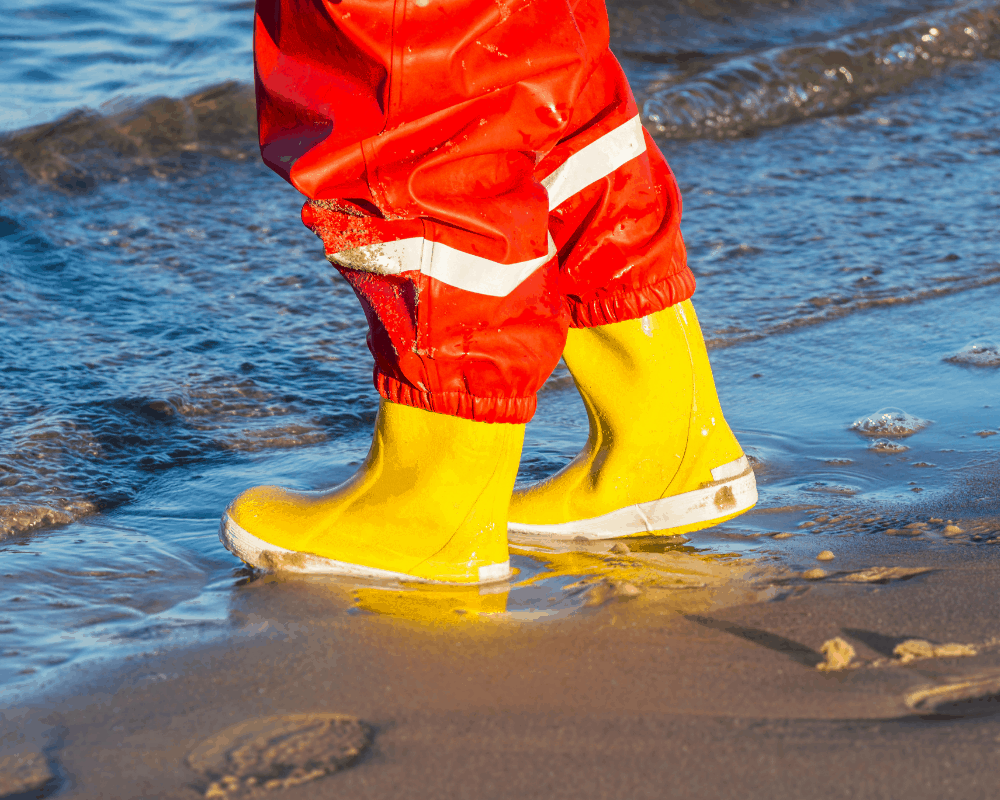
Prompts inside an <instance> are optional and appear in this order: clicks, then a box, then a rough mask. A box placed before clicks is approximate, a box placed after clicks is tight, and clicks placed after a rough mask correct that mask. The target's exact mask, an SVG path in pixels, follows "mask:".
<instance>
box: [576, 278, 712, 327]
mask: <svg viewBox="0 0 1000 800" xmlns="http://www.w3.org/2000/svg"><path fill="white" fill-rule="evenodd" d="M694 287H695V280H694V273H692V272H691V270H690V269H687V268H685V269H684V270H682V271H681V272H678V273H676V274H674V275H671V276H670V277H669V278H666V279H664V280H662V281H659V282H658V283H653V284H650V285H649V286H644V287H642V288H641V289H622V290H619V291H617V292H613V293H611V294H607V295H605V296H604V297H600V298H598V299H596V300H591V301H590V302H586V303H580V302H573V301H572V300H571V301H570V303H569V313H570V319H571V322H570V326H571V327H573V328H596V327H597V326H598V325H610V324H611V323H613V322H625V321H626V320H630V319H638V318H639V317H645V316H646V315H647V314H655V313H656V312H657V311H662V310H663V309H665V308H667V307H669V306H673V305H676V304H677V303H681V302H683V301H685V300H689V299H690V298H691V295H693V294H694Z"/></svg>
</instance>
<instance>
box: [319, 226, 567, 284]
mask: <svg viewBox="0 0 1000 800" xmlns="http://www.w3.org/2000/svg"><path fill="white" fill-rule="evenodd" d="M548 246H549V249H548V252H547V253H546V254H545V255H543V256H538V257H537V258H531V259H528V260H527V261H518V262H517V263H515V264H501V263H500V262H499V261H491V260H490V259H488V258H483V257H482V256H474V255H472V254H471V253H465V252H462V251H461V250H456V249H455V248H454V247H449V246H448V245H446V244H441V243H440V242H432V241H430V240H429V239H424V238H423V237H420V236H417V237H414V238H412V239H398V240H396V241H394V242H377V243H375V244H368V245H364V246H363V247H355V248H352V249H350V250H342V251H340V252H339V253H331V254H328V255H327V258H328V259H329V260H330V261H333V262H334V263H337V264H340V265H341V266H344V267H348V268H350V269H360V270H363V271H365V272H374V273H377V274H379V275H399V274H400V273H401V272H410V271H413V270H419V271H420V272H422V273H424V275H428V276H430V277H431V278H436V279H437V280H439V281H441V282H442V283H447V284H448V285H449V286H454V287H456V288H458V289H464V290H465V291H467V292H476V293H477V294H488V295H492V296H493V297H506V296H507V295H509V294H510V293H511V292H512V291H514V290H515V289H516V288H517V287H518V286H520V285H521V283H522V282H523V281H524V279H525V278H527V277H528V276H529V275H531V273H533V272H534V271H535V270H536V269H538V268H539V267H540V266H542V265H543V264H546V263H548V261H549V260H550V259H551V258H552V257H553V256H555V254H556V244H555V242H554V241H552V237H551V236H549V239H548Z"/></svg>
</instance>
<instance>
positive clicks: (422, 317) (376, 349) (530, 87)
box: [255, 0, 693, 422]
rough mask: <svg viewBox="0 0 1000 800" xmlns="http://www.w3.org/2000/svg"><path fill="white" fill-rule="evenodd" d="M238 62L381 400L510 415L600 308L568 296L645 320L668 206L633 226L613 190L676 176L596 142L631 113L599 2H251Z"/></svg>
mask: <svg viewBox="0 0 1000 800" xmlns="http://www.w3.org/2000/svg"><path fill="white" fill-rule="evenodd" d="M255 64H256V78H257V95H258V114H259V120H260V123H259V127H260V135H261V151H262V155H263V157H264V160H265V161H266V162H267V163H268V165H269V166H271V167H272V168H273V169H275V171H277V172H278V173H279V174H281V175H283V176H284V177H285V178H286V179H287V180H289V181H290V182H291V183H292V184H293V185H294V186H296V187H297V188H298V189H299V190H300V191H302V193H303V194H305V195H306V196H307V197H309V198H310V200H309V201H308V202H307V203H306V205H305V207H304V208H303V221H304V222H305V223H306V224H307V225H308V226H309V227H310V228H312V229H313V230H314V231H315V232H316V233H317V234H318V235H319V236H320V237H321V238H322V240H323V242H324V246H325V249H326V253H327V257H328V258H329V259H330V261H331V262H333V263H334V264H335V265H336V266H337V267H338V269H340V271H341V272H342V273H343V274H344V276H345V277H346V278H347V280H348V281H349V282H350V283H351V285H352V287H353V288H354V289H355V292H356V293H357V295H358V297H359V299H360V300H361V302H362V305H363V306H364V309H365V313H366V315H367V318H368V322H369V328H370V332H369V338H368V342H369V348H370V349H371V351H372V354H373V356H374V358H375V384H376V387H377V388H378V390H379V392H380V393H381V394H382V396H383V397H386V398H387V399H389V400H393V401H395V402H400V403H405V404H408V405H413V406H417V407H420V408H425V409H428V410H431V411H436V412H441V413H447V414H455V415H459V416H463V417H467V418H470V419H478V420H486V421H495V422H525V421H527V420H528V419H529V418H530V417H531V415H532V414H533V412H534V408H535V394H536V392H537V390H538V389H539V388H540V387H541V385H542V383H543V382H544V380H545V378H546V377H547V376H548V374H549V373H550V372H551V370H552V368H553V367H554V366H555V364H556V363H557V362H558V359H559V357H560V354H561V352H562V348H563V344H564V342H565V335H566V328H567V327H568V325H569V324H570V323H571V322H572V324H602V321H611V316H609V314H610V312H600V314H603V316H600V314H598V312H591V314H590V316H586V317H585V312H584V311H583V309H584V308H590V307H592V306H593V307H594V308H595V309H603V308H605V306H607V307H608V308H609V309H612V310H613V309H614V308H616V307H617V305H616V304H618V305H622V304H624V307H626V308H627V309H628V310H626V311H624V312H622V313H633V312H635V314H636V315H638V314H639V313H640V312H641V313H648V311H642V310H641V309H642V308H645V307H646V306H648V305H649V303H650V302H653V300H649V299H647V300H644V301H642V302H640V300H639V299H637V298H639V297H640V296H641V297H644V298H646V297H652V296H653V294H655V290H653V289H650V288H649V287H650V286H651V285H652V284H651V282H650V275H651V274H652V272H651V271H650V269H649V268H648V267H649V264H654V266H655V263H656V258H655V255H654V257H650V258H644V257H643V256H642V253H641V252H640V251H641V249H642V248H641V244H642V242H644V241H645V242H646V243H647V244H652V245H656V244H657V242H660V244H661V246H660V251H662V252H665V251H666V250H667V249H669V248H664V247H663V246H662V242H661V240H662V241H663V242H665V241H666V239H667V238H669V237H668V236H667V234H669V229H670V222H669V220H668V219H667V217H668V216H669V215H668V214H666V212H665V209H668V208H669V207H671V204H670V203H669V202H667V203H666V204H663V203H661V204H660V205H661V206H662V208H660V209H659V211H657V210H656V209H654V211H653V212H652V213H645V216H644V217H643V218H642V220H641V224H640V228H641V229H642V230H641V231H640V230H632V229H633V228H634V227H635V226H633V225H632V224H631V223H632V222H633V221H635V220H633V217H635V218H636V219H638V217H636V214H635V212H636V210H637V209H639V208H640V206H642V203H641V202H639V200H638V199H637V198H638V197H639V195H641V194H643V192H642V191H638V190H635V191H630V192H626V194H629V195H632V197H631V199H629V200H625V199H624V195H622V192H621V191H620V190H619V189H620V186H619V185H620V184H622V185H623V184H627V183H630V182H631V184H632V186H633V188H635V187H638V186H639V185H640V183H641V181H640V182H636V181H634V180H632V181H630V179H629V177H628V175H629V170H630V169H632V170H633V171H635V169H636V168H637V167H636V164H638V165H639V166H638V170H639V173H641V174H640V178H641V179H642V180H645V185H646V186H647V189H646V190H644V191H645V195H643V196H646V195H651V194H655V193H656V192H657V191H659V190H661V189H663V188H668V189H669V186H673V183H672V178H670V180H669V181H664V180H660V183H656V180H658V179H659V178H660V177H662V176H661V175H660V173H662V172H663V171H664V170H666V166H665V164H663V165H662V168H661V169H660V172H659V173H658V172H657V171H656V169H657V166H658V165H657V164H656V163H654V161H655V160H653V159H650V158H649V157H648V156H644V155H639V156H637V157H636V158H634V159H632V160H633V161H635V162H636V163H633V164H632V165H631V166H629V165H628V164H624V165H623V164H622V163H619V162H616V163H611V162H609V161H608V159H607V157H606V155H602V153H603V150H602V148H604V149H607V148H606V145H607V144H608V143H609V141H610V142H612V143H613V142H618V140H620V139H622V138H623V137H622V133H621V131H619V133H618V134H617V135H616V134H614V131H616V130H618V129H619V128H621V129H622V131H624V133H625V134H626V135H625V137H624V139H628V135H631V136H632V139H633V140H635V139H636V135H637V133H636V132H637V131H641V126H638V120H637V118H636V110H635V104H634V101H633V100H632V98H631V94H630V93H629V92H628V87H627V85H626V84H625V81H624V77H623V76H622V75H621V71H620V69H618V66H617V62H614V59H613V57H611V55H610V52H609V51H608V24H607V15H606V12H605V9H604V5H603V3H602V2H600V0H448V2H442V1H441V0H258V8H257V23H256V30H255ZM616 70H617V72H616ZM608 75H610V76H611V77H610V78H609V77H608ZM623 115H624V116H623ZM630 115H631V116H630ZM623 125H625V127H624V128H623V127H622V126H623ZM629 126H631V127H629ZM608 134H610V135H611V139H610V140H609V139H607V138H606V135H608ZM616 136H617V138H616ZM643 137H644V138H643V139H642V141H643V142H644V146H645V147H646V148H648V147H649V146H650V145H651V142H648V141H647V138H646V137H645V135H644V134H643ZM623 141H624V140H623ZM594 142H597V143H598V147H597V151H598V152H597V155H598V157H597V158H596V159H595V158H592V157H591V156H593V155H594V153H595V151H594V148H590V149H588V148H587V145H589V144H592V143H594ZM619 144H621V142H619ZM625 144H626V146H627V144H628V143H627V142H625ZM633 144H634V142H633ZM612 149H613V148H612ZM620 156H621V153H618V155H617V156H615V157H614V158H612V161H615V158H619V157H620ZM661 161H662V159H661ZM571 167H572V169H571ZM666 175H667V176H669V170H666ZM581 176H582V177H581ZM587 176H590V177H589V178H588V179H587V180H586V181H585V182H584V183H583V184H580V181H581V180H582V179H583V177H587ZM574 181H575V183H574ZM576 184H580V185H579V186H576ZM574 186H575V188H574ZM609 186H610V188H607V187H609ZM601 187H605V189H601ZM569 189H572V191H570V192H569V194H566V192H567V191H568V190H569ZM674 191H676V187H674ZM560 192H561V193H562V194H566V197H564V198H561V199H559V202H558V203H554V202H553V199H554V198H557V197H560ZM602 192H603V194H602ZM604 196H606V197H607V198H611V199H610V200H608V201H607V202H603V201H601V200H600V197H604ZM588 202H589V203H590V206H591V208H592V210H591V211H587V210H586V207H587V206H586V204H587V203H588ZM616 202H617V203H618V206H616V207H617V208H618V212H617V213H616V212H614V211H613V209H612V208H611V206H614V205H615V203H616ZM623 203H624V204H623ZM645 203H646V206H650V207H653V206H656V201H655V198H650V197H646V201H645ZM553 206H554V212H553V214H552V215H551V216H550V210H553ZM605 206H607V208H604V207H605ZM602 209H603V210H602ZM676 212H677V213H676V216H677V217H678V218H679V203H677V204H676ZM630 215H631V216H630ZM619 218H620V222H621V223H622V224H623V225H624V226H625V227H626V228H629V229H630V230H632V232H631V233H624V234H623V233H621V232H619V231H617V229H616V230H615V231H612V232H611V233H610V234H608V232H607V231H605V232H604V233H603V234H602V233H601V232H600V231H599V228H600V225H601V224H618V222H619ZM587 219H592V220H593V219H599V223H598V224H593V225H590V226H589V227H588V225H587V224H586V220H587ZM651 225H652V227H653V228H656V229H657V230H655V231H648V230H647V229H649V228H650V226H651ZM674 227H676V225H675V226H674ZM550 228H551V233H550ZM660 228H663V229H664V230H663V231H662V232H660V233H659V234H657V231H659V229H660ZM584 234H587V235H586V236H584ZM674 240H676V241H679V237H676V236H675V237H674V239H672V240H671V241H674ZM557 242H558V247H557ZM557 249H558V251H559V257H558V258H557V257H556V256H557ZM609 257H610V258H609ZM630 258H637V259H638V260H639V261H641V262H643V263H642V264H641V265H640V266H641V267H642V268H641V269H636V270H631V269H630V265H629V264H628V263H623V259H625V261H628V259H630ZM681 260H683V259H681ZM661 271H662V270H661ZM653 272H655V270H653ZM602 284H603V285H604V288H603V289H602V288H601V287H602ZM640 284H641V287H642V288H643V290H644V291H645V294H642V293H639V294H637V292H636V290H637V287H639V285H640ZM670 286H671V287H672V286H673V284H670ZM692 287H693V282H692ZM671 291H673V289H672V288H671ZM588 293H589V294H588ZM675 293H676V292H675ZM667 294H668V295H669V296H666V297H665V298H664V297H660V298H658V299H659V300H665V301H669V300H670V298H671V297H672V295H671V294H669V293H667ZM591 295H593V296H591ZM626 297H627V298H629V299H623V298H626ZM681 299H682V298H681ZM643 303H645V305H643ZM663 304H664V305H666V304H668V303H667V302H664V303H663ZM595 314H598V315H597V316H595Z"/></svg>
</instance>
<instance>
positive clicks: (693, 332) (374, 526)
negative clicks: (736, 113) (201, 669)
mask: <svg viewBox="0 0 1000 800" xmlns="http://www.w3.org/2000/svg"><path fill="white" fill-rule="evenodd" d="M564 357H565V360H566V364H567V366H568V367H569V369H570V371H571V373H572V374H573V377H574V379H575V380H576V383H577V387H578V388H579V390H580V393H581V394H582V395H583V399H584V403H585V405H586V407H587V413H588V415H589V417H590V437H589V439H588V441H587V446H586V447H585V448H584V451H583V452H582V453H581V454H580V455H579V456H578V457H577V458H576V459H575V460H574V461H573V462H571V463H570V464H569V465H568V466H567V467H566V468H565V469H563V470H562V471H561V472H559V473H557V474H556V475H554V476H553V477H551V478H549V479H548V480H546V481H543V482H542V483H540V484H538V485H536V486H532V487H528V488H526V489H524V490H521V491H518V492H514V493H513V497H512V490H513V486H514V479H515V477H516V474H517V467H518V462H519V460H520V454H521V444H522V441H523V438H524V425H513V424H504V423H498V424H490V423H484V422H472V421H470V420H465V419H459V418H457V417H451V416H446V415H442V414H434V413H432V412H429V411H423V410H420V409H416V408H411V407H409V406H402V405H397V404H395V403H390V402H387V401H383V402H382V403H381V405H380V407H379V414H378V418H377V420H376V425H375V436H374V440H373V442H372V447H371V451H370V452H369V454H368V458H367V459H366V461H365V463H364V465H363V466H362V467H361V469H360V470H359V471H358V472H357V473H356V474H355V475H354V476H353V477H352V478H351V479H350V480H348V481H347V482H346V483H344V484H342V485H341V486H339V487H336V488H335V489H333V490H332V491H330V492H325V493H305V492H292V491H288V490H286V489H279V488H277V487H273V486H265V487H258V488H255V489H250V490H248V491H246V492H244V493H243V494H241V495H240V496H239V497H237V498H236V500H234V501H233V502H232V503H231V504H230V506H229V508H228V509H227V511H226V514H225V515H224V516H223V520H222V526H221V528H220V532H219V538H220V539H221V540H222V542H223V544H225V546H226V547H227V548H228V549H229V550H231V551H232V552H233V553H235V554H236V555H237V556H239V557H240V558H241V559H243V561H245V562H246V563H248V564H251V565H253V566H259V567H264V568H270V569H276V570H285V571H291V572H314V573H331V574H340V575H357V576H369V577H382V578H396V579H401V580H418V581H435V582H446V583H465V584H470V583H485V582H490V581H498V580H504V579H506V578H507V577H508V575H509V573H510V568H509V561H508V550H507V531H508V529H509V530H510V531H511V532H514V533H519V534H542V535H548V536H563V537H575V536H581V535H582V536H585V537H588V538H601V539H605V538H615V537H620V536H633V535H640V534H648V533H660V534H667V535H669V534H679V533H685V532H687V531H692V530H696V529H698V528H704V527H707V526H709V525H713V524H715V523H717V522H721V521H723V520H726V519H729V518H731V517H734V516H736V515H737V514H740V513H742V512H743V511H746V510H747V509H749V508H750V507H751V506H753V505H754V503H755V502H756V500H757V491H756V485H755V483H754V477H753V471H752V470H751V469H750V466H749V464H748V463H747V459H746V457H745V456H744V455H743V451H742V450H741V449H740V446H739V444H738V443H737V441H736V439H735V437H734V436H733V434H732V431H730V429H729V426H728V425H727V424H726V421H725V419H724V418H723V416H722V411H721V409H720V407H719V400H718V397H717V395H716V393H715V386H714V383H713V382H712V372H711V367H710V366H709V362H708V354H707V352H706V351H705V345H704V341H703V339H702V337H701V331H700V329H699V328H698V322H697V319H696V318H695V315H694V309H693V307H692V306H691V304H690V302H685V303H681V304H678V305H676V306H673V307H671V308H668V309H665V310H664V311H661V312H658V313H656V314H652V315H650V316H648V317H644V318H642V319H639V320H632V321H628V322H620V323H615V324H612V325H604V326H601V327H597V328H590V329H580V330H571V331H570V332H569V339H568V341H567V344H566V349H565V353H564ZM508 506H509V509H510V511H509V514H508ZM508 519H510V520H512V521H511V522H509V523H508Z"/></svg>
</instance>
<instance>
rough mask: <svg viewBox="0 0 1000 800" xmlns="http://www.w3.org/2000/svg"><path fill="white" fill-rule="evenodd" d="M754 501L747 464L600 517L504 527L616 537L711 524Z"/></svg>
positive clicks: (561, 536)
mask: <svg viewBox="0 0 1000 800" xmlns="http://www.w3.org/2000/svg"><path fill="white" fill-rule="evenodd" d="M726 490H728V491H726ZM756 502H757V481H756V480H755V478H754V474H753V471H752V470H750V469H749V466H748V468H747V471H746V474H744V475H740V476H739V477H737V478H734V479H732V480H729V481H726V482H724V483H717V484H715V485H713V486H706V487H705V488H703V489H695V490H694V491H691V492H684V493H683V494H678V495H674V496H673V497H664V498H661V499H660V500H650V501H649V502H646V503H637V504H635V505H632V506H626V507H625V508H619V509H617V510H615V511H611V512H609V513H607V514H602V515H601V516H599V517H591V518H590V519H581V520H576V521H574V522H561V523H555V524H551V525H534V524H530V523H524V522H513V521H511V522H508V523H507V530H508V531H509V532H510V533H520V534H532V535H535V536H551V537H553V538H557V539H567V538H573V537H576V536H583V537H585V538H587V539H615V538H617V537H619V536H634V535H635V534H641V533H655V532H656V531H669V530H670V529H671V528H681V527H684V526H686V525H699V524H701V523H709V524H710V523H711V522H712V521H713V520H717V519H722V518H723V517H728V516H732V515H734V514H738V513H740V512H742V511H746V510H747V509H748V508H750V507H751V506H753V505H754V504H755V503H756Z"/></svg>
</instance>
